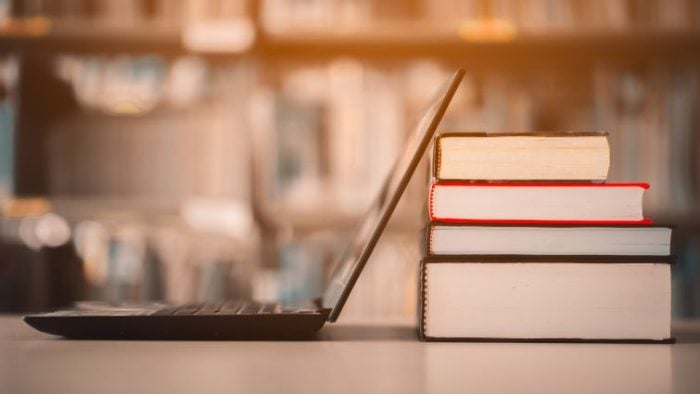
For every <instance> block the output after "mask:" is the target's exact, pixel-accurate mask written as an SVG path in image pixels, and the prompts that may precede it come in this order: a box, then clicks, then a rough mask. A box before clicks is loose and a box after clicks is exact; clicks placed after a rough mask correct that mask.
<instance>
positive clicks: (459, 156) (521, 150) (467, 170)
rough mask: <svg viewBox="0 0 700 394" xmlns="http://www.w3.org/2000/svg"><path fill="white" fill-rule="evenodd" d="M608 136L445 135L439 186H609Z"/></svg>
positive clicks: (436, 171)
mask: <svg viewBox="0 0 700 394" xmlns="http://www.w3.org/2000/svg"><path fill="white" fill-rule="evenodd" d="M607 136H608V133H605V132H592V133H445V134H441V135H439V136H438V137H437V139H436V141H435V154H434V156H433V159H434V163H433V176H434V177H435V178H437V179H438V180H473V181H577V182H580V181H592V182H603V181H605V180H606V179H607V177H608V168H609V167H610V146H609V145H608V139H607Z"/></svg>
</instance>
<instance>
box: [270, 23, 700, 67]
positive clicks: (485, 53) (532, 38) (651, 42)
mask: <svg viewBox="0 0 700 394" xmlns="http://www.w3.org/2000/svg"><path fill="white" fill-rule="evenodd" d="M406 31H418V33H406ZM697 48H700V30H699V31H695V30H694V31H685V32H672V31H646V32H602V31H597V32H596V31H589V32H557V33H543V34H522V35H515V36H513V37H511V38H506V39H495V40H488V39H486V40H484V39H481V40H465V39H463V38H461V37H459V35H458V34H457V33H456V32H449V31H426V30H421V29H409V28H406V29H387V30H381V31H365V32H362V31H358V32H345V33H342V32H339V33H330V32H329V33H322V34H321V33H307V34H302V33H285V34H262V35H260V37H259V44H258V49H259V50H260V51H262V54H263V55H264V56H269V57H276V58H286V59H295V58H300V59H306V58H330V57H335V56H341V55H349V56H360V57H369V58H383V59H391V58H406V57H431V58H442V59H445V60H448V61H456V62H462V63H464V64H468V65H469V66H470V67H479V66H492V65H504V64H505V63H508V64H511V65H521V64H522V63H530V64H534V65H542V63H543V62H553V63H559V62H561V63H567V64H581V62H583V63H588V62H591V61H600V60H610V61H625V62H634V61H638V60H643V59H650V58H652V59H656V60H659V59H672V60H676V59H692V60H697V59H698V58H700V51H698V50H697Z"/></svg>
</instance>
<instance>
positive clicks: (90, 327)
mask: <svg viewBox="0 0 700 394" xmlns="http://www.w3.org/2000/svg"><path fill="white" fill-rule="evenodd" d="M463 77H464V70H461V69H460V70H457V71H456V72H455V74H454V75H453V76H452V78H451V79H450V80H449V81H447V83H446V84H445V86H443V87H441V88H440V90H439V91H438V93H437V96H436V97H435V98H434V99H433V100H432V101H431V102H430V104H429V106H428V108H427V109H426V110H425V113H424V114H423V115H422V117H421V118H420V121H419V122H418V123H417V125H416V126H415V129H414V131H413V132H412V134H411V135H410V136H409V138H408V141H407V142H406V146H405V148H404V150H403V152H402V153H401V155H400V157H399V158H398V160H397V161H396V163H395V164H394V166H393V168H392V169H391V171H390V173H389V175H388V177H387V179H386V181H385V183H384V186H383V187H382V190H381V192H380V193H379V196H377V198H376V200H375V201H374V203H373V204H372V206H371V207H370V209H369V210H368V212H367V213H366V215H365V217H364V218H363V220H362V223H361V224H360V226H359V228H358V230H357V232H356V233H355V235H354V237H353V239H352V240H351V242H350V244H349V245H348V246H347V247H346V248H345V249H344V250H342V251H341V252H340V253H339V255H338V256H337V259H336V260H335V264H334V266H333V269H332V270H331V272H332V274H331V276H330V281H329V282H328V285H327V287H326V289H325V291H324V292H323V295H322V297H321V298H320V299H318V300H315V301H313V302H312V303H309V305H304V306H290V305H280V304H264V303H258V302H254V301H248V300H231V301H226V302H220V303H207V304H189V305H179V306H177V305H167V304H151V305H132V306H130V305H125V306H109V305H100V304H83V305H80V304H79V305H78V306H77V307H75V308H73V309H66V310H60V311H56V312H49V313H41V314H33V315H28V316H25V317H24V321H25V322H26V323H27V324H29V325H30V326H32V327H34V328H35V329H37V330H39V331H42V332H45V333H48V334H53V335H59V336H63V337H67V338H76V339H202V340H205V339H206V340H209V339H211V340H240V339H265V340H273V339H280V340H285V339H306V338H311V337H313V336H314V334H315V333H316V332H317V331H318V330H320V329H321V327H323V325H324V324H325V323H326V322H335V321H336V320H337V319H338V317H339V316H340V312H341V311H342V310H343V305H345V301H347V299H348V297H349V295H350V292H351V291H352V288H353V286H354V285H355V282H357V279H358V277H359V276H360V273H361V272H362V269H363V268H364V266H365V264H366V263H367V260H368V259H369V257H370V255H371V254H372V251H373V250H374V247H375V245H376V244H377V241H378V240H379V237H380V236H381V234H382V232H383V231H384V228H385V227H386V225H387V222H388V221H389V218H390V217H391V214H392V213H393V212H394V209H395V208H396V205H397V204H398V202H399V199H400V198H401V195H402V194H403V192H404V190H405V189H406V186H407V185H408V182H409V180H410V179H411V176H412V175H413V173H414V172H415V170H416V168H417V167H418V164H419V162H420V160H421V158H422V157H423V154H424V153H425V150H426V149H427V148H428V146H429V145H430V142H431V140H432V138H433V136H434V134H435V131H436V129H437V127H438V125H439V124H440V121H441V120H442V117H443V115H444V114H445V110H446V109H447V106H448V105H449V103H450V101H451V100H452V97H453V96H454V93H455V91H456V90H457V87H458V86H459V84H460V82H461V81H462V78H463Z"/></svg>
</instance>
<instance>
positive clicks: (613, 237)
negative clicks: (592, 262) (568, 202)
mask: <svg viewBox="0 0 700 394" xmlns="http://www.w3.org/2000/svg"><path fill="white" fill-rule="evenodd" d="M427 232H428V234H427V235H428V254H429V255H462V254H477V255H588V256H600V255H614V256H668V255H669V254H670V251H671V229H670V228H667V227H660V226H654V227H652V226H570V225H549V226H532V225H483V224H453V223H439V222H436V223H431V224H430V225H429V227H428V231H427Z"/></svg>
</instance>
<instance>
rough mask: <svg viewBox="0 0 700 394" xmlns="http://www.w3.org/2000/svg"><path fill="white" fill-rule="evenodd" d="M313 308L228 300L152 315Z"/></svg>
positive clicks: (263, 311) (266, 311) (257, 311)
mask: <svg viewBox="0 0 700 394" xmlns="http://www.w3.org/2000/svg"><path fill="white" fill-rule="evenodd" d="M309 312H315V310H312V309H296V308H285V307H283V306H282V305H280V304H269V303H259V302H253V301H226V302H221V303H210V304H191V305H180V306H166V307H164V308H160V309H157V310H155V311H154V312H153V313H151V315H154V316H162V315H263V314H271V313H309Z"/></svg>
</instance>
